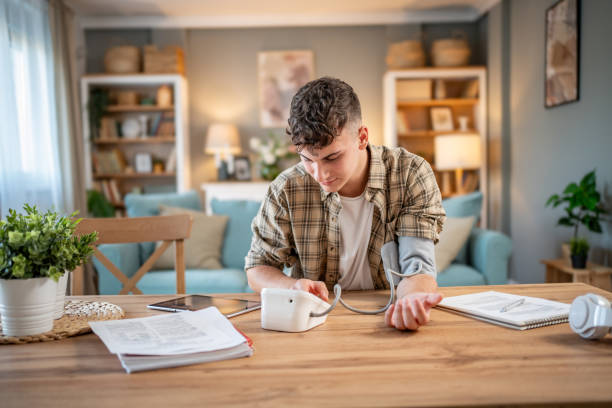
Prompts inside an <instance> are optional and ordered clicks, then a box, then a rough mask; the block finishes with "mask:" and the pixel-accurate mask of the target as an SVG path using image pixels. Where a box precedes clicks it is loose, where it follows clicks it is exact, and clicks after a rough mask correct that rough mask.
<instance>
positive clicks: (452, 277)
mask: <svg viewBox="0 0 612 408" xmlns="http://www.w3.org/2000/svg"><path fill="white" fill-rule="evenodd" d="M436 280H437V281H438V286H477V285H486V282H485V279H484V276H482V274H480V273H479V272H478V271H477V270H476V269H474V268H472V267H471V266H467V265H461V264H451V265H450V266H449V267H448V268H446V269H445V270H444V272H442V273H439V274H438V277H437V278H436ZM442 292H444V291H442Z"/></svg>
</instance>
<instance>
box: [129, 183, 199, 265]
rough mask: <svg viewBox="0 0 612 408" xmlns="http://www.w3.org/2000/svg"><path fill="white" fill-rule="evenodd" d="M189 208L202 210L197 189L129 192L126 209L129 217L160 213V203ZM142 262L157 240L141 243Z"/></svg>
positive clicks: (149, 253) (148, 255) (149, 215)
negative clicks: (160, 192)
mask: <svg viewBox="0 0 612 408" xmlns="http://www.w3.org/2000/svg"><path fill="white" fill-rule="evenodd" d="M160 204H163V205H169V206H172V207H181V208H188V209H190V210H196V211H201V210H202V202H201V201H200V196H199V195H198V193H197V192H196V191H195V190H191V191H187V192H185V193H172V194H167V193H162V194H127V195H126V196H125V209H126V213H127V216H128V217H153V216H155V215H159V205H160ZM140 248H141V251H140V262H141V263H144V262H145V261H146V260H147V259H149V257H150V256H151V254H152V253H153V250H154V249H155V242H142V243H140Z"/></svg>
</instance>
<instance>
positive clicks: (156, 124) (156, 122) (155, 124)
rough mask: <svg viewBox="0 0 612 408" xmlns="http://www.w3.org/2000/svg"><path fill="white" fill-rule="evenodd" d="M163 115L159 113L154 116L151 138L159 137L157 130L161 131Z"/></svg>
mask: <svg viewBox="0 0 612 408" xmlns="http://www.w3.org/2000/svg"><path fill="white" fill-rule="evenodd" d="M161 119H162V114H161V113H157V114H155V115H154V116H153V121H152V122H151V131H150V134H151V136H155V135H157V130H158V129H159V124H160V123H161Z"/></svg>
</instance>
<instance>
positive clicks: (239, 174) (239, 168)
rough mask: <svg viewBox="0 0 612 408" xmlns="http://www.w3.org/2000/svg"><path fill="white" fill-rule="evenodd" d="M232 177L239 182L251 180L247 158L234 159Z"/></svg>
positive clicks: (249, 162) (249, 163) (238, 157)
mask: <svg viewBox="0 0 612 408" xmlns="http://www.w3.org/2000/svg"><path fill="white" fill-rule="evenodd" d="M234 176H235V177H236V180H240V181H250V180H251V160H249V157H248V156H236V157H234Z"/></svg>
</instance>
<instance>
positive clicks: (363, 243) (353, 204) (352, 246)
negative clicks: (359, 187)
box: [338, 190, 374, 290]
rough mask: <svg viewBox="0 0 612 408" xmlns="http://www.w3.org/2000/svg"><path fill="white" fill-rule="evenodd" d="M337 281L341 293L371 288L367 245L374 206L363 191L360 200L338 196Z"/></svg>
mask: <svg viewBox="0 0 612 408" xmlns="http://www.w3.org/2000/svg"><path fill="white" fill-rule="evenodd" d="M340 202H341V203H342V209H341V210H340V219H339V224H340V240H341V241H340V242H341V245H340V280H339V281H338V283H339V284H340V286H341V287H342V289H343V290H366V289H374V282H372V275H371V273H370V264H369V262H368V243H369V242H370V232H371V231H372V216H373V214H374V204H372V203H371V202H369V201H368V200H366V199H365V190H364V192H363V193H362V194H361V195H360V196H359V197H342V196H340Z"/></svg>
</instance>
